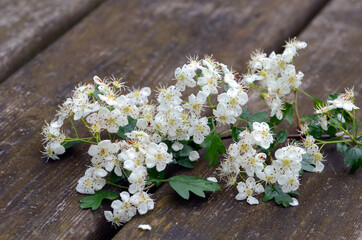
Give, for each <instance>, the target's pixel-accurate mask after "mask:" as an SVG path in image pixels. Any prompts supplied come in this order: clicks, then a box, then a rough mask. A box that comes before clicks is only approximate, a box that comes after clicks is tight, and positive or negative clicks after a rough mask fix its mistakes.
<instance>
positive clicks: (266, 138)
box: [251, 122, 274, 149]
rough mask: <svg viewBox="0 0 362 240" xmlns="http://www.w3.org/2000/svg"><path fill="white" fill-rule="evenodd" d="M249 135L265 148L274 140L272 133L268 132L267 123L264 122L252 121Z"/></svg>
mask: <svg viewBox="0 0 362 240" xmlns="http://www.w3.org/2000/svg"><path fill="white" fill-rule="evenodd" d="M251 135H252V136H253V137H254V139H255V141H256V144H258V145H259V146H261V147H262V148H265V149H268V148H269V147H270V144H271V143H273V141H274V139H273V135H272V134H271V133H270V132H269V125H268V124H267V123H266V122H262V123H258V122H254V123H253V131H252V132H251Z"/></svg>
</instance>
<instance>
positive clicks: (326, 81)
mask: <svg viewBox="0 0 362 240" xmlns="http://www.w3.org/2000/svg"><path fill="white" fill-rule="evenodd" d="M361 9H362V4H361V2H359V1H357V0H354V1H348V2H346V1H342V0H335V1H333V2H332V3H331V4H330V5H328V6H327V7H326V9H324V11H323V12H322V13H320V15H319V16H317V18H316V19H315V20H314V21H313V22H312V24H311V25H310V26H309V27H308V28H307V29H306V30H305V32H304V33H303V34H302V35H301V36H300V38H301V39H302V40H305V41H307V42H308V44H309V47H308V49H307V50H304V51H302V52H301V56H300V57H298V58H297V59H296V61H297V63H296V65H297V66H299V67H300V69H301V70H302V71H303V72H304V73H305V86H304V87H305V89H306V90H308V92H311V93H312V95H314V96H316V97H319V98H323V99H325V98H326V97H327V94H328V92H334V91H343V88H344V87H346V86H353V85H355V93H356V102H357V103H358V104H359V105H360V106H361V103H362V101H361V97H362V96H361V92H362V91H361V90H362V85H361V84H359V83H361V80H362V77H361V76H362V67H361V64H360V57H361V56H362V42H361V39H362V33H361V31H360V29H361V27H362V15H361V14H360V12H361ZM302 99H303V98H302ZM249 105H250V104H249ZM300 105H301V106H300V107H301V110H302V112H305V113H307V112H310V110H311V108H310V106H311V102H310V101H309V100H307V99H304V100H302V101H300ZM261 106H262V105H259V106H257V107H255V106H254V108H258V107H259V108H260V107H261ZM359 116H361V115H359ZM360 119H361V118H360ZM325 153H326V155H327V162H326V163H325V164H326V168H325V170H324V171H323V172H322V173H320V174H310V173H306V174H304V175H303V177H302V180H301V183H302V185H301V187H300V189H299V190H298V191H299V192H300V194H301V195H300V197H299V203H300V205H299V206H298V207H291V208H288V209H284V208H282V207H278V206H276V204H274V203H272V202H269V203H261V204H260V205H257V206H250V205H248V204H247V203H246V202H245V201H244V202H239V201H236V200H235V199H234V197H235V195H236V194H237V190H236V189H235V188H234V187H232V188H227V189H224V190H223V192H219V193H215V194H211V195H208V197H207V198H206V199H202V198H199V197H196V196H194V197H193V198H192V199H191V200H189V201H186V200H183V199H182V198H180V197H179V196H178V195H177V194H176V193H175V192H174V191H173V190H172V189H171V187H170V186H169V185H164V186H162V187H161V188H160V189H159V190H158V191H157V192H156V193H155V194H154V195H153V198H154V199H155V200H156V206H155V210H154V211H153V212H151V213H149V214H147V215H145V216H138V217H137V218H135V219H133V220H132V221H131V222H129V223H127V224H126V225H125V226H124V228H123V229H121V230H120V232H119V233H118V234H117V235H116V237H115V238H114V239H125V238H134V239H176V238H177V239H301V238H308V239H361V237H362V235H361V228H362V214H361V213H362V211H361V210H362V204H361V196H362V178H361V176H362V172H361V171H359V172H357V173H355V174H348V173H347V172H346V171H344V165H343V158H342V156H341V154H339V153H338V152H336V150H335V146H329V147H328V148H325ZM180 174H187V175H196V176H202V177H209V176H216V172H215V169H208V168H207V163H206V162H201V163H198V165H197V166H196V167H195V169H194V170H192V171H184V172H181V173H180ZM139 224H150V225H151V226H152V228H153V229H152V231H150V232H149V231H143V230H140V229H137V226H138V225H139Z"/></svg>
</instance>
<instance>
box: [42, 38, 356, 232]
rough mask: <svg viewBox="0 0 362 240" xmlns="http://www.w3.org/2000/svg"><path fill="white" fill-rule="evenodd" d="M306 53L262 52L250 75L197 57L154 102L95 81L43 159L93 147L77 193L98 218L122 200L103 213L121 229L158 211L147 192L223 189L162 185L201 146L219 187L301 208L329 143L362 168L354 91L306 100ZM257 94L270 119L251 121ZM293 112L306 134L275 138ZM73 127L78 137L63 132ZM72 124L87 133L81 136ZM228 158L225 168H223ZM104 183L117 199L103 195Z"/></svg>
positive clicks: (205, 184) (295, 45) (54, 126)
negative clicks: (303, 106)
mask: <svg viewBox="0 0 362 240" xmlns="http://www.w3.org/2000/svg"><path fill="white" fill-rule="evenodd" d="M306 46H307V44H306V43H305V42H301V41H298V40H296V39H292V40H290V41H289V42H287V44H286V46H285V50H284V51H283V53H282V54H276V53H274V52H272V53H271V54H270V55H269V56H267V55H266V54H265V53H263V52H261V51H256V52H254V53H253V54H252V56H251V60H250V61H249V63H248V72H247V73H246V74H244V75H239V74H237V73H236V72H235V71H233V70H232V69H231V68H229V67H227V66H226V65H224V64H222V63H220V62H217V61H216V60H215V59H213V58H212V57H210V56H206V57H205V58H203V59H198V58H190V59H189V62H188V63H187V64H185V65H183V66H182V67H179V68H177V69H176V71H175V78H174V80H175V81H176V82H175V84H174V85H171V86H169V87H163V86H161V87H159V88H158V89H157V91H156V92H157V93H156V95H155V100H150V98H151V89H150V88H148V87H144V88H140V89H139V88H133V89H129V88H127V87H126V86H125V84H124V82H123V81H122V79H115V78H111V79H108V80H107V79H103V80H102V79H101V78H99V77H97V76H95V77H94V82H93V83H92V84H90V83H89V84H82V85H79V86H78V87H76V88H75V90H74V92H73V95H72V97H71V98H68V99H66V101H65V102H64V103H63V104H62V105H61V106H60V109H59V111H58V113H57V116H56V118H55V119H54V120H53V121H51V123H49V124H48V123H46V125H45V126H44V127H43V131H42V133H43V136H44V149H45V150H44V155H45V156H46V157H47V158H51V159H59V155H61V154H63V153H64V152H65V151H66V149H68V148H70V147H72V146H74V145H75V144H78V143H85V144H90V147H89V149H88V154H89V155H90V163H88V165H89V168H88V169H87V170H86V171H85V174H84V176H83V177H82V178H80V179H79V181H78V185H77V187H76V190H77V191H78V192H79V193H82V194H89V195H90V196H88V197H85V198H82V199H81V200H80V202H81V203H82V204H81V208H92V209H93V210H95V209H97V208H98V207H99V206H100V204H101V202H102V200H103V199H110V200H114V201H113V202H112V204H111V208H112V209H113V211H105V212H104V215H105V217H106V219H107V220H108V221H110V222H112V223H113V224H115V225H117V226H119V225H122V224H124V223H125V222H127V221H129V220H130V219H131V218H132V217H133V216H135V215H136V214H137V212H138V213H139V214H145V213H147V212H148V211H149V210H152V209H153V208H154V201H153V199H152V198H151V197H150V194H149V192H148V191H149V189H151V188H153V187H157V186H159V185H160V184H161V183H164V182H168V183H169V184H170V186H171V187H172V188H173V189H174V190H175V191H176V192H177V193H178V194H179V195H180V196H181V197H183V198H185V199H188V198H189V196H190V191H191V192H192V193H194V194H196V195H198V196H200V197H205V192H207V191H211V192H214V191H218V190H221V186H220V185H219V184H218V180H217V179H216V178H214V177H211V178H208V179H203V178H199V177H197V176H184V175H178V176H173V177H171V178H168V179H165V178H164V176H165V174H164V172H165V169H166V167H167V165H169V164H178V165H180V166H183V167H186V168H193V166H194V162H195V161H198V160H199V158H200V155H199V152H198V151H199V150H200V149H203V148H205V149H206V152H205V155H204V158H205V159H208V160H209V166H212V165H215V166H216V165H218V168H217V169H218V172H219V175H218V178H219V182H222V183H223V184H224V185H225V186H236V188H237V191H238V194H237V195H236V197H235V198H236V199H237V200H246V201H247V202H248V203H249V204H258V203H259V200H258V199H257V198H256V197H255V195H257V194H261V193H264V196H263V198H262V199H263V201H264V202H267V201H269V200H272V199H274V201H275V202H276V203H277V204H281V205H283V206H284V207H288V206H290V205H292V206H296V205H298V201H297V199H296V198H294V197H293V195H298V194H299V193H298V192H297V190H298V188H299V185H300V183H299V179H300V176H301V174H302V173H303V172H304V171H307V172H322V171H323V168H324V164H323V161H324V157H323V154H322V153H321V149H322V148H323V147H324V146H325V145H326V144H333V143H337V144H338V145H337V149H338V151H340V152H341V153H342V154H343V155H344V160H345V164H346V166H347V167H351V169H350V170H351V171H352V172H353V171H356V170H357V169H358V168H359V167H361V166H362V145H361V144H362V143H361V142H362V133H358V127H359V122H358V121H357V119H356V116H355V110H356V109H358V107H357V106H355V105H354V94H353V89H350V90H348V89H347V90H346V92H345V93H344V94H334V95H330V97H329V99H328V101H327V102H323V101H322V100H320V99H317V98H314V97H312V96H310V95H309V94H308V93H306V92H304V91H303V90H302V89H301V88H300V87H301V84H302V79H303V76H304V75H303V73H301V72H297V71H296V69H295V66H294V65H293V59H294V58H295V57H296V56H297V51H298V50H300V49H303V48H305V47H306ZM252 90H256V91H257V92H258V93H259V94H260V96H261V97H262V98H263V99H264V100H265V103H266V104H267V106H268V107H269V108H270V113H269V114H268V113H267V112H266V111H262V112H257V113H254V114H251V113H250V111H249V110H248V109H247V108H246V107H245V105H246V103H247V102H248V94H249V93H250V92H251V91H252ZM299 92H301V93H303V94H305V95H307V96H308V97H310V98H311V99H312V100H313V103H314V107H315V111H314V114H313V115H309V116H303V117H300V116H299V113H298V106H297V94H298V93H299ZM291 94H294V97H290V95H291ZM293 113H295V116H296V119H297V124H296V125H297V130H298V132H299V134H292V135H289V134H288V132H287V131H286V130H283V129H282V130H279V131H278V132H276V129H277V128H278V125H279V124H280V123H281V122H282V121H283V119H286V120H287V122H289V123H290V124H292V121H293ZM65 121H69V122H70V124H71V125H72V127H73V130H74V133H71V134H68V135H66V134H65V131H63V130H62V126H63V124H64V122H65ZM73 121H78V122H80V124H82V125H84V128H85V129H87V130H88V133H89V134H88V135H87V136H82V137H81V136H79V134H78V132H79V131H78V130H79V129H78V130H77V127H76V125H77V124H74V123H73ZM78 126H79V124H78ZM220 129H221V130H223V131H221V130H220ZM228 138H232V139H233V140H234V143H232V144H230V145H229V146H228V147H225V144H224V142H223V140H225V139H228ZM287 140H288V141H287ZM285 142H287V143H286V145H284V146H281V144H284V143H285ZM220 154H221V155H223V160H222V161H221V163H219V164H218V159H219V155H220ZM106 185H110V186H111V188H112V189H118V190H119V191H117V192H115V191H109V190H104V189H103V188H104V187H105V186H106ZM117 198H120V199H117Z"/></svg>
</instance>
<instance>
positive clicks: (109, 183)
mask: <svg viewBox="0 0 362 240" xmlns="http://www.w3.org/2000/svg"><path fill="white" fill-rule="evenodd" d="M106 181H107V184H108V185H112V186H115V187H119V188H123V189H128V187H125V186H121V185H118V184H115V183H113V182H111V181H108V180H106Z"/></svg>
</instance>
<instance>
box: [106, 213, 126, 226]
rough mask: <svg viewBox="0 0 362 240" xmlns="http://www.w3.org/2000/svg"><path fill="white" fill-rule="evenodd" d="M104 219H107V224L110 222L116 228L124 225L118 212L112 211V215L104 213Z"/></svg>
mask: <svg viewBox="0 0 362 240" xmlns="http://www.w3.org/2000/svg"><path fill="white" fill-rule="evenodd" d="M104 217H105V218H106V219H107V221H108V222H112V224H114V225H116V226H121V225H123V224H124V222H123V221H122V217H123V215H122V213H121V212H119V211H114V213H112V212H111V211H104Z"/></svg>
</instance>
